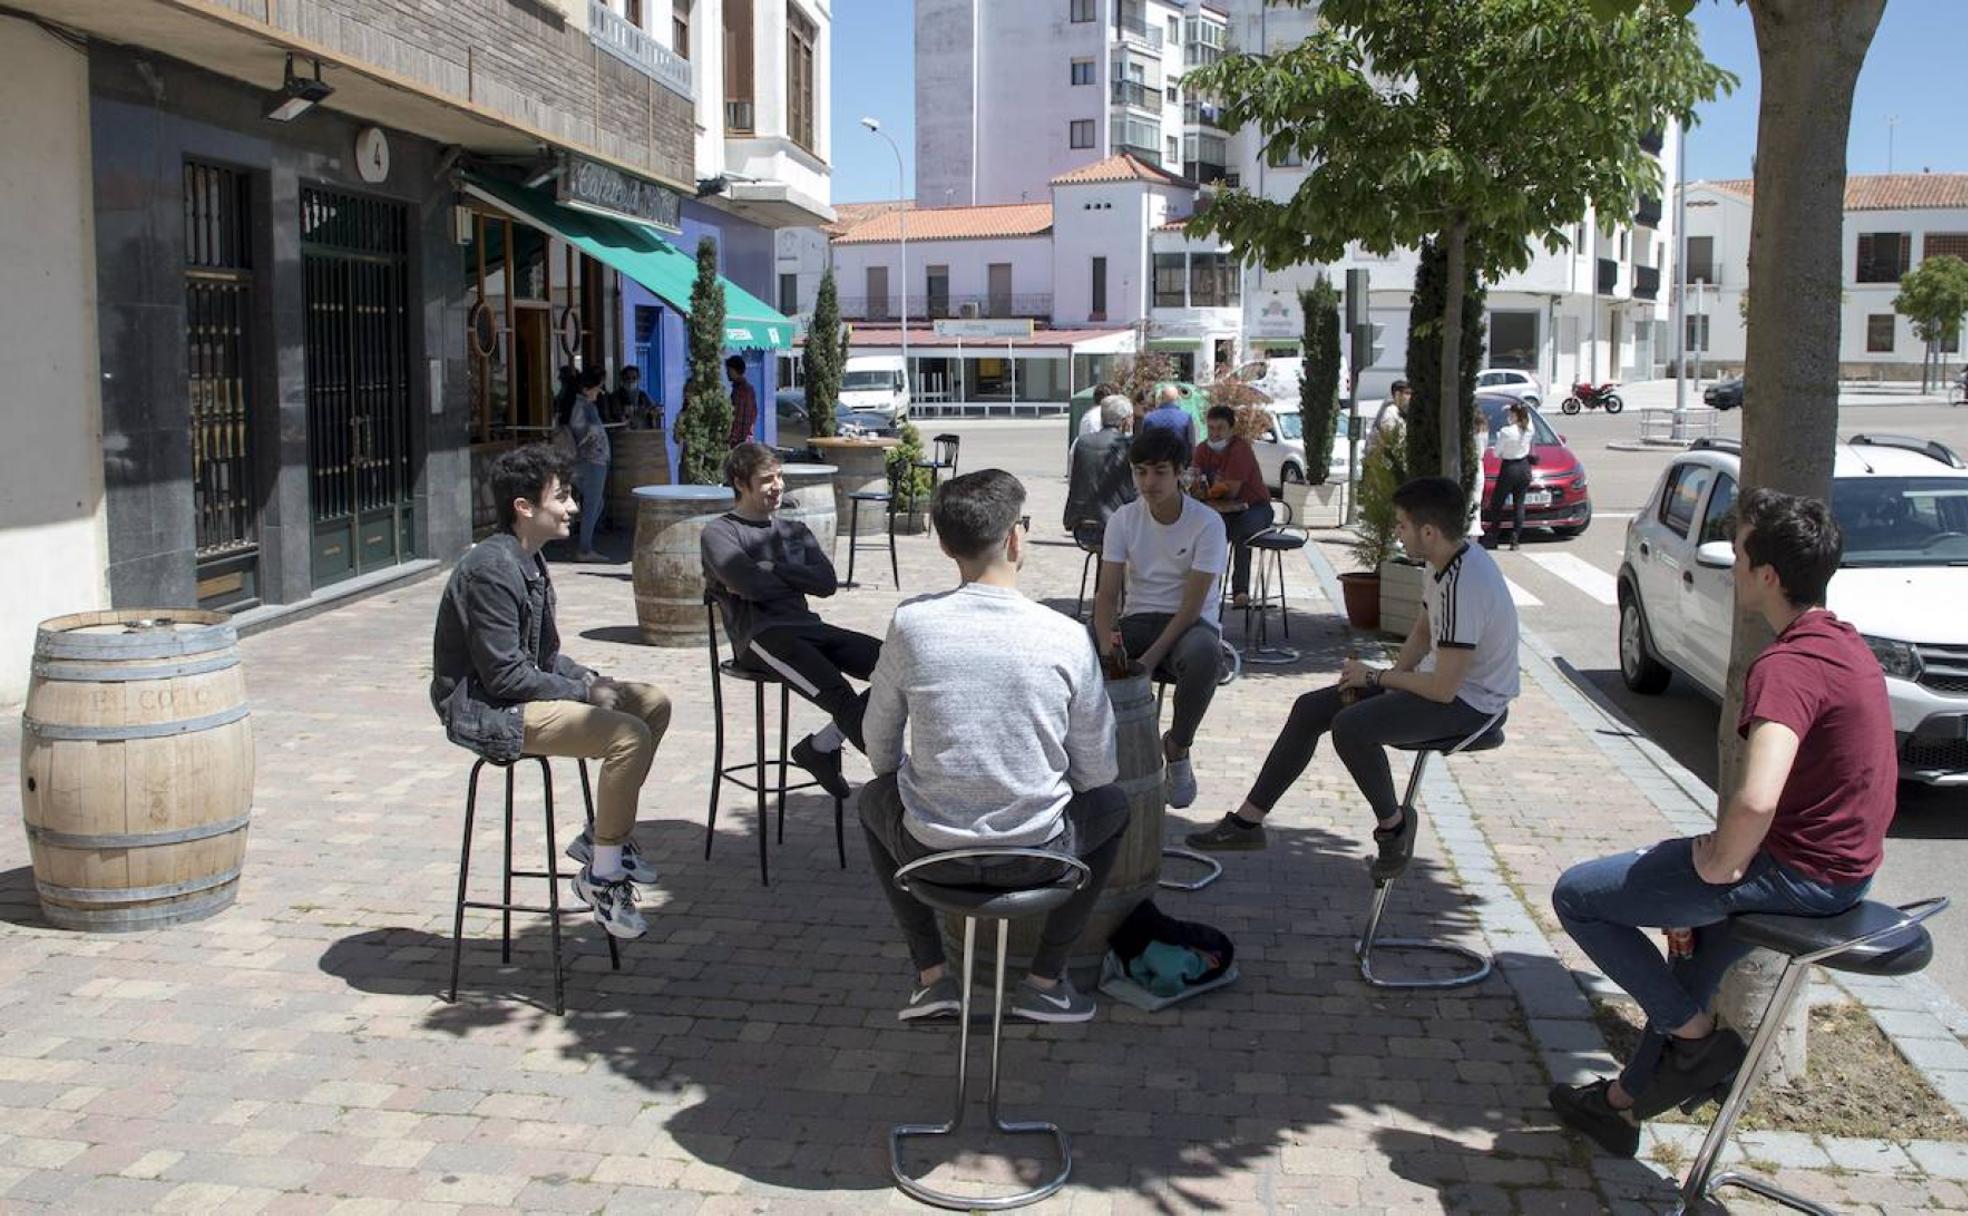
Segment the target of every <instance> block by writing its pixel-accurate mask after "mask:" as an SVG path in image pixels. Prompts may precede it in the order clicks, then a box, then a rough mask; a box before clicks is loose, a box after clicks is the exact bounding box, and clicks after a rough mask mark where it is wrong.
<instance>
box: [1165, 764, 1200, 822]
mask: <svg viewBox="0 0 1968 1216" xmlns="http://www.w3.org/2000/svg"><path fill="white" fill-rule="evenodd" d="M1162 794H1163V796H1164V797H1166V798H1167V799H1168V804H1169V805H1170V806H1172V807H1174V808H1175V809H1176V810H1178V811H1179V810H1181V809H1182V808H1184V807H1186V806H1189V805H1190V804H1191V803H1193V802H1195V801H1196V765H1195V764H1194V762H1192V761H1191V760H1190V759H1189V757H1187V756H1184V757H1183V758H1182V759H1180V760H1170V761H1169V762H1168V763H1167V765H1166V766H1165V767H1164V768H1163V769H1162Z"/></svg>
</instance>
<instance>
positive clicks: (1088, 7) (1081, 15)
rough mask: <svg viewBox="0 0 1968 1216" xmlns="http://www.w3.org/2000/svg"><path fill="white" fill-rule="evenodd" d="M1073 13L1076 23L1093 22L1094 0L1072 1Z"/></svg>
mask: <svg viewBox="0 0 1968 1216" xmlns="http://www.w3.org/2000/svg"><path fill="white" fill-rule="evenodd" d="M1071 12H1072V18H1073V20H1075V21H1091V20H1093V0H1072V5H1071Z"/></svg>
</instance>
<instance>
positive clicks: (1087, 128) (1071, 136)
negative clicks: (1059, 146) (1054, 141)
mask: <svg viewBox="0 0 1968 1216" xmlns="http://www.w3.org/2000/svg"><path fill="white" fill-rule="evenodd" d="M1066 145H1067V147H1070V148H1091V147H1092V146H1093V120H1092V119H1091V118H1076V119H1074V120H1073V121H1072V122H1069V123H1067V124H1066Z"/></svg>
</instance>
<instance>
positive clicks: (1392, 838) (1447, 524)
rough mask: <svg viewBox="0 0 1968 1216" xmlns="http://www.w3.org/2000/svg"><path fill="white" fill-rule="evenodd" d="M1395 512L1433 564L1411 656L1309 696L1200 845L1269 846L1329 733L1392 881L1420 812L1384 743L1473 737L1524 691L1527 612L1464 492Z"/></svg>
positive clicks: (1376, 871) (1399, 503) (1383, 876)
mask: <svg viewBox="0 0 1968 1216" xmlns="http://www.w3.org/2000/svg"><path fill="white" fill-rule="evenodd" d="M1394 516H1395V527H1396V529H1397V531H1398V533H1399V535H1400V538H1401V547H1402V548H1403V549H1405V550H1407V552H1408V555H1409V556H1411V557H1418V558H1420V559H1421V560H1422V561H1424V562H1426V563H1427V564H1428V577H1427V578H1425V579H1424V580H1423V581H1422V613H1421V616H1420V617H1419V618H1418V619H1417V620H1416V621H1415V624H1414V628H1413V629H1411V630H1410V631H1409V632H1408V640H1407V641H1406V642H1405V643H1403V644H1402V646H1401V654H1400V657H1399V658H1398V659H1396V660H1395V662H1394V666H1393V667H1391V668H1389V669H1387V670H1385V671H1381V670H1377V669H1375V668H1372V667H1368V666H1367V665H1365V664H1364V663H1361V662H1360V661H1359V660H1358V659H1348V660H1346V665H1345V666H1344V667H1343V668H1341V669H1340V678H1339V683H1337V684H1334V685H1332V686H1331V687H1328V688H1321V689H1317V690H1314V691H1312V692H1308V693H1306V694H1305V695H1303V696H1301V697H1299V698H1298V700H1297V701H1296V702H1295V703H1294V704H1293V705H1292V711H1291V717H1290V718H1288V719H1286V721H1285V729H1284V730H1283V731H1281V732H1279V735H1278V738H1277V741H1276V742H1274V743H1272V745H1271V752H1270V754H1269V755H1268V756H1266V757H1265V758H1264V767H1263V768H1262V769H1260V770H1258V774H1257V782H1256V784H1254V785H1252V786H1251V791H1250V793H1249V794H1248V795H1246V796H1245V798H1244V803H1243V805H1242V806H1240V807H1238V808H1237V809H1236V810H1234V811H1231V812H1230V813H1229V814H1228V815H1225V816H1224V817H1223V818H1222V820H1220V821H1219V822H1218V823H1217V824H1216V825H1215V826H1214V827H1211V828H1209V829H1208V830H1206V831H1202V832H1195V833H1192V834H1190V836H1189V837H1188V842H1189V845H1190V846H1191V847H1192V848H1198V849H1261V848H1263V847H1264V845H1265V839H1264V817H1265V815H1267V814H1269V813H1270V811H1271V808H1272V807H1274V806H1276V805H1278V800H1279V799H1280V798H1283V797H1284V796H1285V792H1286V791H1287V790H1289V789H1290V788H1291V785H1292V782H1294V781H1296V780H1298V778H1299V775H1300V774H1301V773H1303V772H1304V771H1305V766H1306V765H1307V764H1309V763H1311V761H1312V753H1313V751H1314V750H1315V749H1316V748H1317V747H1318V746H1319V737H1320V736H1321V735H1324V734H1326V733H1327V732H1328V731H1330V732H1331V733H1332V738H1333V750H1335V751H1337V752H1338V753H1339V758H1340V760H1341V761H1342V762H1343V763H1344V764H1345V765H1346V771H1347V772H1349V773H1351V774H1352V775H1353V783H1354V784H1355V785H1357V786H1358V787H1359V788H1360V792H1361V793H1362V794H1364V795H1365V796H1366V799H1367V805H1368V806H1370V807H1372V808H1373V813H1374V818H1375V820H1376V821H1377V826H1376V827H1375V828H1374V834H1373V839H1374V845H1375V848H1376V851H1377V853H1378V855H1377V856H1376V857H1375V858H1374V860H1373V876H1374V880H1375V881H1376V882H1385V881H1389V880H1392V879H1394V878H1396V877H1398V876H1399V875H1400V873H1401V872H1402V871H1403V870H1405V869H1406V868H1407V865H1408V861H1409V859H1410V858H1412V857H1413V856H1414V846H1415V833H1416V825H1417V823H1418V822H1419V819H1420V816H1419V814H1418V813H1416V812H1415V810H1414V809H1413V808H1412V807H1410V808H1409V809H1408V810H1407V811H1406V812H1405V813H1404V812H1403V811H1402V809H1401V804H1400V800H1399V799H1398V798H1397V797H1396V795H1395V792H1394V776H1393V773H1392V772H1391V771H1390V770H1389V768H1388V765H1387V752H1386V750H1385V749H1386V748H1387V747H1388V746H1389V745H1399V744H1406V743H1423V742H1427V741H1428V740H1431V739H1453V738H1460V737H1463V736H1467V735H1470V734H1473V733H1475V732H1476V731H1477V730H1479V729H1481V728H1482V726H1483V724H1484V723H1485V722H1488V721H1489V720H1490V719H1491V718H1492V717H1493V716H1494V715H1496V714H1497V713H1499V712H1501V711H1502V710H1504V709H1505V708H1507V707H1508V706H1509V704H1510V702H1511V700H1512V699H1513V698H1514V697H1516V695H1517V607H1516V605H1515V604H1513V603H1512V602H1511V599H1510V587H1509V585H1508V584H1507V583H1505V582H1504V578H1503V572H1502V571H1501V570H1499V569H1497V565H1496V561H1495V560H1494V559H1493V558H1491V557H1490V555H1489V553H1488V551H1487V550H1485V549H1483V548H1482V547H1481V546H1480V545H1472V544H1470V543H1469V542H1468V541H1467V540H1466V539H1465V537H1464V533H1465V532H1466V531H1467V527H1466V525H1465V524H1464V520H1465V519H1466V518H1467V505H1466V500H1465V499H1464V498H1463V495H1462V487H1461V486H1459V485H1457V484H1456V483H1455V482H1453V481H1450V480H1449V479H1447V478H1446V477H1419V478H1416V479H1415V480H1413V481H1410V482H1408V483H1407V484H1406V485H1404V486H1402V487H1401V488H1400V489H1398V490H1396V491H1395V492H1394ZM1383 694H1385V695H1383Z"/></svg>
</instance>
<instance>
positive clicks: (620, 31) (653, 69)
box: [588, 0, 697, 101]
mask: <svg viewBox="0 0 1968 1216" xmlns="http://www.w3.org/2000/svg"><path fill="white" fill-rule="evenodd" d="M588 40H589V41H590V42H592V43H594V44H595V45H596V46H598V47H600V48H601V49H602V50H604V51H606V52H608V53H609V54H610V55H613V56H615V58H617V59H619V60H621V61H622V62H623V63H626V64H628V65H629V66H630V67H632V68H634V69H635V70H637V71H638V72H641V73H642V74H643V75H645V76H647V77H649V78H650V79H651V80H654V81H655V82H656V83H657V84H660V85H662V86H663V87H664V88H666V89H668V90H670V91H671V92H672V93H677V94H681V95H682V96H684V97H688V98H689V99H691V100H692V101H695V100H696V99H697V77H696V73H695V72H694V71H693V70H692V68H691V66H690V61H689V60H688V59H685V58H684V57H683V56H681V55H679V54H677V53H676V52H675V51H672V50H671V49H670V48H668V47H666V46H664V45H663V44H662V43H660V42H658V41H656V40H655V39H654V38H651V37H650V36H649V35H648V34H645V33H643V32H642V31H641V30H639V29H637V28H636V27H635V26H633V25H630V24H629V23H628V21H626V20H625V19H623V18H622V17H619V16H617V15H616V14H615V11H614V10H613V9H611V8H609V7H608V6H607V5H605V4H603V3H602V2H601V0H588Z"/></svg>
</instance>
